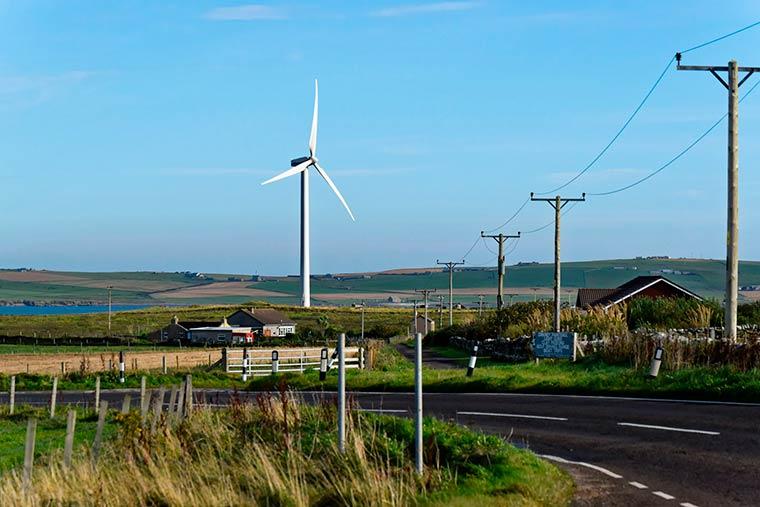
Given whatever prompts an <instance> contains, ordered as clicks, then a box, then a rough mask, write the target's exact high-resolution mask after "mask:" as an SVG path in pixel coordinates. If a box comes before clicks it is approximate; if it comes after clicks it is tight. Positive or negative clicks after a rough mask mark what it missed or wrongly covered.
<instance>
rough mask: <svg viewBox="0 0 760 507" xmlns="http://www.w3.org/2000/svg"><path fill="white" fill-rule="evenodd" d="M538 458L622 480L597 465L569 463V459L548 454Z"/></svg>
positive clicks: (581, 462)
mask: <svg viewBox="0 0 760 507" xmlns="http://www.w3.org/2000/svg"><path fill="white" fill-rule="evenodd" d="M539 456H540V457H541V458H544V459H548V460H551V461H556V462H557V463H566V464H568V465H578V466H582V467H586V468H590V469H592V470H596V471H597V472H601V473H603V474H604V475H606V476H608V477H612V478H613V479H622V478H623V476H622V475H619V474H616V473H615V472H611V471H609V470H607V469H606V468H602V467H600V466H598V465H592V464H591V463H586V462H585V461H571V460H569V459H565V458H560V457H559V456H552V455H550V454H540V455H539Z"/></svg>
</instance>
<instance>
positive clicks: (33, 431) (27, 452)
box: [23, 418, 37, 491]
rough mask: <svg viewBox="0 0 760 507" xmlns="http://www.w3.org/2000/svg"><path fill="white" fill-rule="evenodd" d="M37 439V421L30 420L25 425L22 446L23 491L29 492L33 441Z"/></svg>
mask: <svg viewBox="0 0 760 507" xmlns="http://www.w3.org/2000/svg"><path fill="white" fill-rule="evenodd" d="M36 437H37V419H34V418H30V419H29V420H28V421H27V423H26V444H25V445H24V479H23V480H24V482H23V484H24V489H25V490H27V491H28V490H29V487H30V486H31V483H32V465H34V441H35V438H36Z"/></svg>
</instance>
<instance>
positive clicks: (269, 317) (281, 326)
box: [227, 308, 296, 337]
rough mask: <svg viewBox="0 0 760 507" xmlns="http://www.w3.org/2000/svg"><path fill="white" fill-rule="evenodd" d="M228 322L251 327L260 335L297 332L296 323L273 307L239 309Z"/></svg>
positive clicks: (280, 334)
mask: <svg viewBox="0 0 760 507" xmlns="http://www.w3.org/2000/svg"><path fill="white" fill-rule="evenodd" d="M227 322H229V323H230V325H232V326H242V327H250V328H251V329H252V330H253V332H254V333H256V334H257V335H259V336H274V337H276V336H287V335H289V334H294V333H295V332H296V323H295V322H294V321H293V320H292V319H290V318H289V317H288V316H287V315H285V314H284V313H282V312H281V311H278V310H275V309H272V308H261V309H258V310H257V309H256V308H251V309H250V310H248V309H243V310H238V311H236V312H235V313H233V314H232V315H230V316H229V317H227Z"/></svg>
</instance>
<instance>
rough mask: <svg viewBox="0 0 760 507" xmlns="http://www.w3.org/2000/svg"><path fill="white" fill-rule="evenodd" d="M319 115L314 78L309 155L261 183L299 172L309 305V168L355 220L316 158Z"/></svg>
mask: <svg viewBox="0 0 760 507" xmlns="http://www.w3.org/2000/svg"><path fill="white" fill-rule="evenodd" d="M318 116H319V84H318V83H317V80H316V79H315V80H314V115H313V116H312V119H311V134H310V135H309V156H308V157H299V158H296V159H293V160H291V161H290V169H288V170H287V171H283V172H282V173H280V174H278V175H277V176H275V177H274V178H270V179H268V180H267V181H265V182H264V183H262V185H266V184H268V183H272V182H275V181H278V180H281V179H284V178H287V177H289V176H294V175H296V174H298V173H301V289H302V297H301V304H302V305H303V306H311V283H310V276H311V266H310V265H309V168H310V167H314V168H315V169H316V170H317V172H318V173H319V174H320V175H321V176H322V177H323V178H324V179H325V181H326V182H327V184H328V185H329V186H330V188H331V189H332V191H333V192H335V195H337V196H338V199H340V202H341V203H342V204H343V207H345V208H346V211H348V215H349V216H350V217H351V220H356V219H355V218H354V214H353V213H351V208H349V207H348V204H347V203H346V200H345V199H344V198H343V196H342V195H341V193H340V190H338V187H336V186H335V183H333V181H332V180H331V179H330V177H329V176H328V175H327V172H326V171H325V170H324V169H323V168H322V166H320V165H319V162H318V159H317V117H318Z"/></svg>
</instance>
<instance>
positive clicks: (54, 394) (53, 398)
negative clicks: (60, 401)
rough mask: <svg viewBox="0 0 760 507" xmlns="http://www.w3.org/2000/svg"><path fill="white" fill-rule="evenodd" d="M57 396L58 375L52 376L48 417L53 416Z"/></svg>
mask: <svg viewBox="0 0 760 507" xmlns="http://www.w3.org/2000/svg"><path fill="white" fill-rule="evenodd" d="M57 396H58V377H53V391H52V392H51V393H50V418H51V419H52V418H53V417H55V401H56V397H57Z"/></svg>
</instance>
